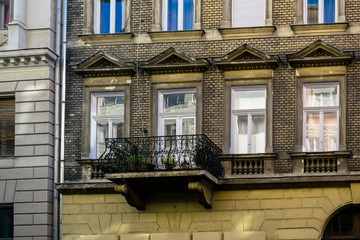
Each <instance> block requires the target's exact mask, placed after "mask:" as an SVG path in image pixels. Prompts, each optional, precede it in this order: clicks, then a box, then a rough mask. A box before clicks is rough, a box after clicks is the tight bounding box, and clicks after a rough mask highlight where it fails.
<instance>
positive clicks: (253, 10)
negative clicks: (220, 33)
mask: <svg viewBox="0 0 360 240" xmlns="http://www.w3.org/2000/svg"><path fill="white" fill-rule="evenodd" d="M265 6H266V3H265V0H251V1H248V0H232V13H231V16H232V20H231V25H232V27H255V26H265Z"/></svg>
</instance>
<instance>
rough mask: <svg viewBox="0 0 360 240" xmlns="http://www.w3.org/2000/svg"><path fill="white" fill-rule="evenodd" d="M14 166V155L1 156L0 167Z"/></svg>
mask: <svg viewBox="0 0 360 240" xmlns="http://www.w3.org/2000/svg"><path fill="white" fill-rule="evenodd" d="M13 166H14V157H13V156H0V168H12V167H13Z"/></svg>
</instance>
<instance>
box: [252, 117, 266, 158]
mask: <svg viewBox="0 0 360 240" xmlns="http://www.w3.org/2000/svg"><path fill="white" fill-rule="evenodd" d="M251 152H252V153H263V152H265V116H264V115H253V116H252V135H251Z"/></svg>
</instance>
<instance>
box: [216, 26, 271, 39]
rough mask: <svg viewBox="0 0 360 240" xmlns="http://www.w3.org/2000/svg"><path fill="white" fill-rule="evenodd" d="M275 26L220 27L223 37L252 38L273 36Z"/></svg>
mask: <svg viewBox="0 0 360 240" xmlns="http://www.w3.org/2000/svg"><path fill="white" fill-rule="evenodd" d="M275 30H276V27H275V26H264V27H242V28H218V31H219V32H220V34H221V35H222V37H223V39H236V38H252V37H268V36H272V35H273V34H274V32H275Z"/></svg>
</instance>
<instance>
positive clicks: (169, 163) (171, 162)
mask: <svg viewBox="0 0 360 240" xmlns="http://www.w3.org/2000/svg"><path fill="white" fill-rule="evenodd" d="M161 162H162V164H164V165H165V169H166V170H173V168H174V167H176V166H177V162H176V160H175V159H174V158H172V157H171V156H168V157H165V158H162V159H161Z"/></svg>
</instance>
